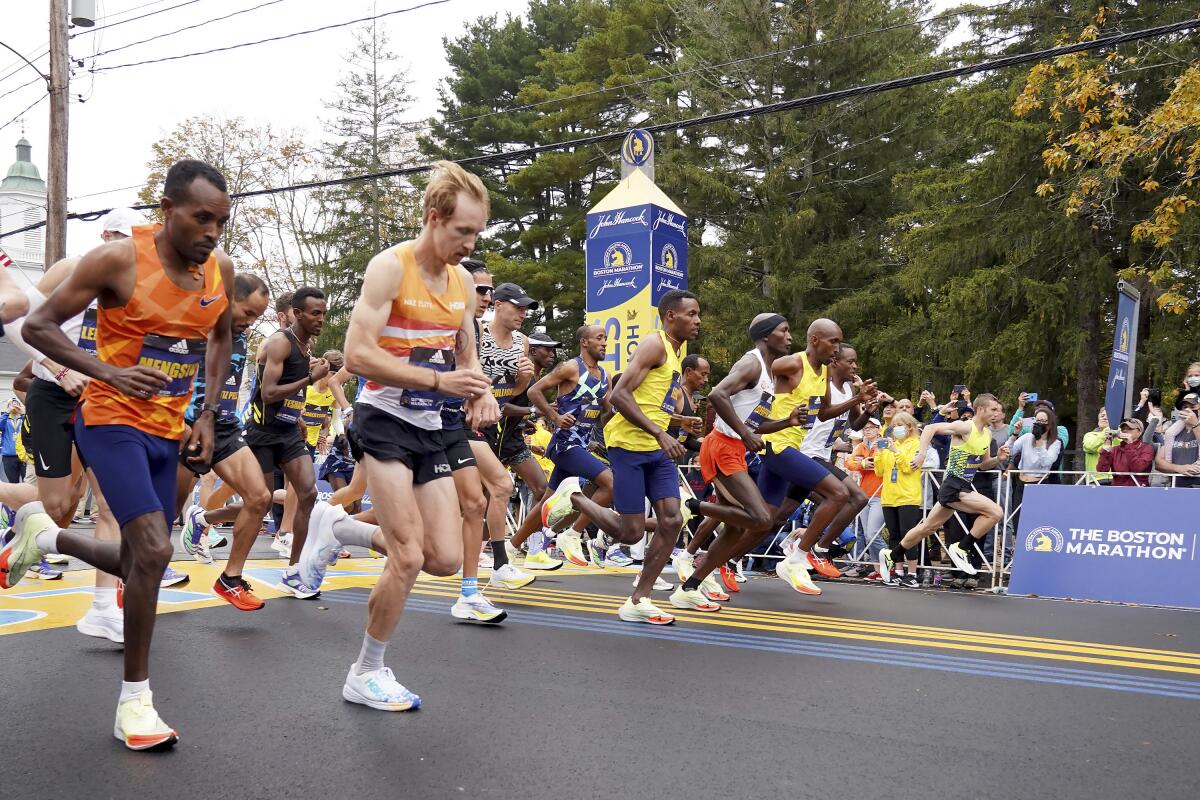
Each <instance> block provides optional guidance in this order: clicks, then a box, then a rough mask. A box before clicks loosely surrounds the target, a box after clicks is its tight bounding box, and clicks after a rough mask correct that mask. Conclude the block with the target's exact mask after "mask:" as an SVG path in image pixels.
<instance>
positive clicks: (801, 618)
mask: <svg viewBox="0 0 1200 800" xmlns="http://www.w3.org/2000/svg"><path fill="white" fill-rule="evenodd" d="M334 574H335V573H334V572H333V571H330V575H331V576H332V575H334ZM628 579H629V576H628V575H627V574H625V573H621V580H628ZM413 593H414V594H420V595H425V596H430V597H445V598H455V597H457V596H458V579H457V578H432V577H428V576H425V575H422V576H421V577H420V579H418V581H417V585H416V586H415V587H414V588H413ZM748 593H749V597H747V596H746V595H747V592H745V591H744V592H743V593H741V594H739V595H736V596H735V597H736V598H737V599H736V600H735V601H734V602H735V603H737V602H753V599H752V598H753V596H754V591H753V588H751V589H750V590H749V592H748ZM488 595H489V597H491V598H492V599H493V600H496V601H497V602H499V603H500V604H501V605H522V606H535V607H539V608H553V609H559V610H563V611H582V612H586V613H595V614H604V615H607V616H609V617H610V618H613V619H615V618H616V612H617V608H618V607H619V606H620V605H621V603H623V602H624V600H625V596H624V595H621V596H618V595H608V594H598V593H592V592H576V591H569V590H566V589H549V588H544V587H541V586H538V585H536V584H531V585H529V586H526V587H524V588H522V589H515V590H501V589H495V588H490V589H488ZM743 598H745V599H743ZM659 605H660V607H662V608H663V609H664V610H669V611H670V613H672V614H674V615H675V616H676V618H677V619H678V620H679V621H681V622H687V623H697V624H701V625H707V626H712V627H717V628H732V629H741V630H754V631H768V632H773V633H783V634H791V635H798V636H820V637H827V638H830V639H848V640H853V641H866V642H878V643H884V644H895V645H905V646H909V647H914V646H915V647H928V648H936V649H941V650H957V651H965V652H971V653H984V654H987V655H1004V656H1020V657H1023V658H1036V659H1044V660H1051V661H1065V662H1071V663H1076V664H1099V665H1105V666H1114V667H1124V668H1132V669H1143V670H1155V671H1160V672H1175V673H1181V674H1185V675H1200V653H1188V652H1183V651H1176V650H1157V649H1153V648H1145V647H1128V646H1125V645H1116V644H1103V643H1097V642H1080V641H1072V640H1068V639H1051V638H1044V637H1034V636H1020V635H1015V634H1006V633H989V632H985V631H975V630H962V629H956V628H939V627H930V626H924V625H906V624H902V623H897V622H886V621H882V620H863V619H854V618H851V617H831V616H824V615H819V614H805V613H800V612H791V611H756V610H753V609H748V608H737V607H736V605H733V604H726V605H725V606H724V607H723V608H722V609H721V611H719V612H717V613H702V612H698V611H684V610H681V609H676V608H672V607H670V606H669V604H667V603H665V600H661V601H659Z"/></svg>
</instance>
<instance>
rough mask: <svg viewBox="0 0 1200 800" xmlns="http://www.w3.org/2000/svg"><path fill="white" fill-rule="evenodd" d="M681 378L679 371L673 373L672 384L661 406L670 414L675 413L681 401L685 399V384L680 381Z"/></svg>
mask: <svg viewBox="0 0 1200 800" xmlns="http://www.w3.org/2000/svg"><path fill="white" fill-rule="evenodd" d="M679 378H680V375H679V373H678V372H672V373H671V386H670V388H668V389H667V394H666V397H664V398H663V401H662V404H661V405H660V406H659V408H660V409H662V410H663V411H665V412H667V413H668V414H674V413H675V409H676V408H678V407H679V401H680V400H682V399H683V385H682V384H681V383H680V382H679Z"/></svg>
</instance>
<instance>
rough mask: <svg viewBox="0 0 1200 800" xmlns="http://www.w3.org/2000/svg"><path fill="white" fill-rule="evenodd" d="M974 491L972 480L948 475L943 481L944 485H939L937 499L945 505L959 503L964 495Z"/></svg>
mask: <svg viewBox="0 0 1200 800" xmlns="http://www.w3.org/2000/svg"><path fill="white" fill-rule="evenodd" d="M974 491H975V487H974V486H972V485H971V482H970V481H964V480H963V479H962V478H956V477H954V476H947V477H946V478H945V479H944V480H943V481H942V485H941V486H939V487H938V495H937V501H938V502H939V503H941V504H942V505H943V506H949V505H950V504H951V503H957V502H958V501H959V498H960V497H962V495H964V494H971V492H974Z"/></svg>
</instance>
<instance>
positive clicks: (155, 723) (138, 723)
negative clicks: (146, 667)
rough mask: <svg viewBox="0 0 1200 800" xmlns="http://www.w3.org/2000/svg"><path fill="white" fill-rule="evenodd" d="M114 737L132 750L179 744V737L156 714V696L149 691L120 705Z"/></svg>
mask: <svg viewBox="0 0 1200 800" xmlns="http://www.w3.org/2000/svg"><path fill="white" fill-rule="evenodd" d="M113 736H115V737H117V738H118V739H120V740H121V741H122V742H124V743H125V746H126V747H128V748H129V749H130V750H150V749H152V748H155V747H162V748H166V747H170V746H171V745H173V744H175V743H176V742H178V741H179V734H178V733H176V732H175V730H174V729H173V728H172V727H171V726H170V725H168V724H167V723H165V722H163V721H162V718H161V717H159V716H158V712H157V711H155V710H154V694H153V692H151V691H150V690H149V689H147V690H146V691H144V692H142V693H141V694H139V695H138V696H137V697H131V698H130V699H128V700H126V701H125V702H124V703H119V704H118V705H117V719H116V721H115V722H114V723H113Z"/></svg>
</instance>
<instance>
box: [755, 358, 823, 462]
mask: <svg viewBox="0 0 1200 800" xmlns="http://www.w3.org/2000/svg"><path fill="white" fill-rule="evenodd" d="M798 355H799V358H800V360H801V362H802V363H803V365H804V374H803V375H801V376H800V382H799V383H797V384H796V387H795V388H794V389H792V390H791V391H790V392H788V393H787V394H785V395H783V396H782V397H776V398H775V403H774V404H773V405H772V406H771V419H787V418H788V417H790V416H791V414H792V411H794V410H795V409H796V407H797V406H803V407H805V408H806V409H807V411H806V413H805V420H804V423H803V424H801V425H798V426H795V427H788V428H784V429H783V430H781V431H776V432H775V433H768V434H767V435H766V436H764V437H763V439H765V440H766V441H767V442H768V443H769V444H770V445H771V446H772V448H774V449H775V450H776V451H779V450H783V449H784V448H787V447H795V448H796V449H799V448H800V445H802V444H804V439H805V437H806V436H807V435H808V432H809V431H810V430H812V426H813V425H814V424H816V422H817V412H818V411H820V410H821V401H822V400H823V399H825V388H826V387H827V386H828V385H829V367H828V366H827V365H825V364H822V365H821V368H820V369H813V367H812V364H810V363H809V361H808V356H807V355H805V354H804V353H799V354H798Z"/></svg>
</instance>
